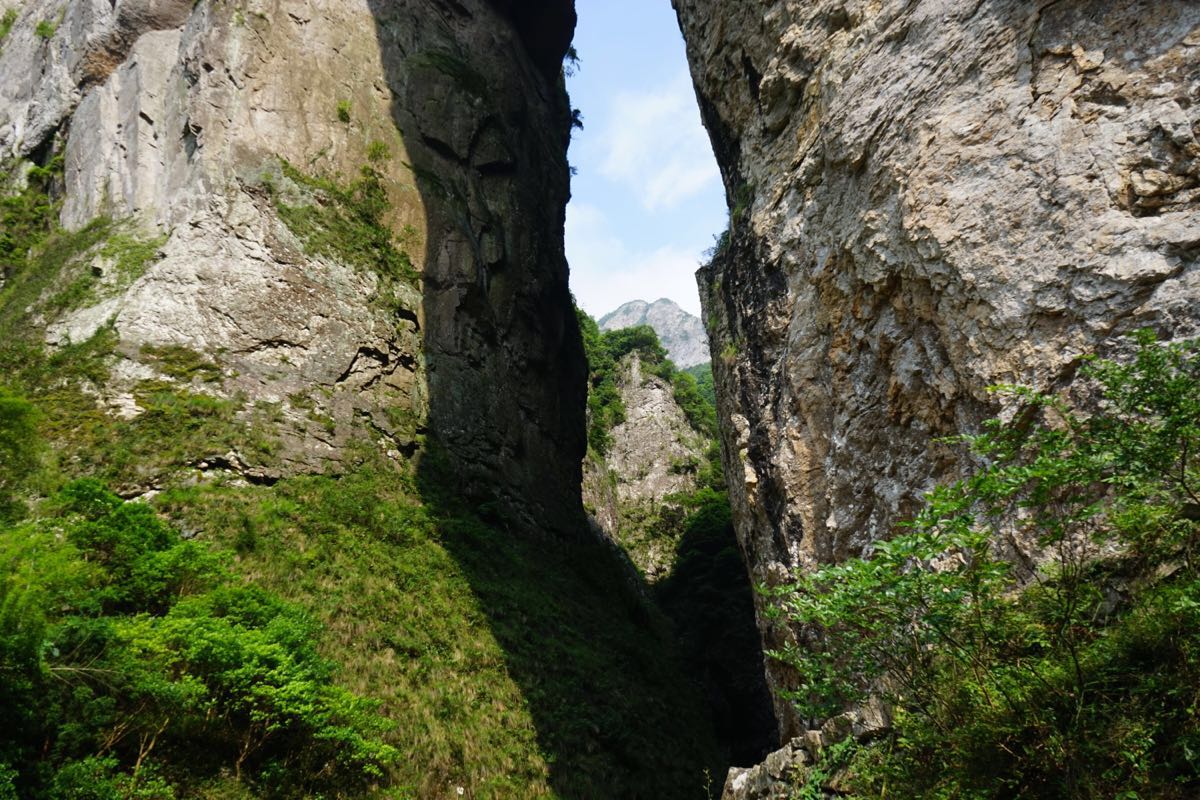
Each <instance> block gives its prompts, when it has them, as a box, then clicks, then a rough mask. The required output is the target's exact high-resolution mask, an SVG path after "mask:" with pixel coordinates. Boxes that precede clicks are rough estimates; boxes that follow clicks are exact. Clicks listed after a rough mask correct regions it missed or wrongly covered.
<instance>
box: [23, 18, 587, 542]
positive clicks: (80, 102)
mask: <svg viewBox="0 0 1200 800" xmlns="http://www.w3.org/2000/svg"><path fill="white" fill-rule="evenodd" d="M10 8H11V9H13V10H15V11H16V12H17V13H16V18H15V22H14V25H13V27H12V30H11V32H9V33H8V35H7V36H6V37H5V39H4V41H3V42H2V43H0V46H2V48H3V49H2V51H0V153H2V154H3V163H4V164H5V168H6V171H7V172H8V173H9V182H10V184H11V185H19V183H20V181H21V178H22V175H23V174H24V172H25V170H27V169H28V164H29V163H30V162H39V163H47V162H48V161H49V160H50V159H51V157H52V156H53V155H55V154H56V153H61V154H62V155H63V156H64V157H65V171H64V174H63V177H62V180H61V184H60V185H59V186H58V188H57V189H56V192H57V193H58V194H59V195H60V196H61V200H62V207H61V224H62V225H63V226H64V227H65V228H66V229H68V230H72V231H81V230H88V229H89V227H88V226H89V225H94V224H95V222H94V221H95V220H97V219H111V220H115V221H116V222H117V225H116V227H115V228H113V230H114V232H115V233H114V235H119V236H121V237H124V238H122V240H121V241H128V240H130V239H137V240H139V241H141V242H143V243H146V242H152V243H154V246H155V247H156V248H157V251H156V252H155V254H154V256H153V257H152V258H150V259H149V263H147V264H144V265H142V266H143V267H144V269H139V271H138V274H136V275H128V276H124V277H122V276H121V275H117V276H116V277H115V278H113V279H112V280H110V279H109V277H108V273H110V272H113V271H114V270H113V265H112V264H110V263H107V262H106V260H105V259H106V256H105V254H106V253H107V254H109V255H111V254H112V252H114V248H113V247H111V246H107V245H104V244H100V245H97V246H94V247H93V248H92V249H91V250H89V251H88V252H85V253H82V254H79V257H78V258H76V259H75V260H73V261H72V262H71V263H63V264H57V265H55V266H56V268H61V269H62V270H63V271H64V275H63V277H62V278H61V280H58V281H57V284H56V282H55V281H48V284H49V286H50V289H49V290H48V291H52V290H53V289H54V288H55V286H56V285H57V286H60V287H61V286H62V285H69V284H70V282H71V281H73V280H76V277H75V274H76V273H78V274H86V273H87V272H88V271H89V270H90V271H91V272H93V273H95V274H97V275H101V276H103V277H102V278H101V280H100V286H99V287H98V288H97V289H96V290H95V291H92V292H90V294H88V296H87V297H85V299H84V300H83V301H82V302H77V303H73V304H68V305H65V306H64V304H63V303H55V302H47V299H48V295H47V293H46V292H43V294H42V296H41V297H39V298H36V300H35V302H34V304H33V305H31V306H29V307H28V308H24V309H19V310H18V311H19V312H20V313H25V314H27V315H28V316H29V319H28V321H29V324H30V325H31V326H33V327H34V328H36V329H37V330H38V332H39V335H40V336H42V337H43V339H44V341H45V343H46V345H47V346H48V347H50V348H61V347H62V346H64V345H66V344H68V343H71V342H74V343H79V342H82V341H85V340H89V339H90V338H91V337H93V336H94V335H96V334H97V333H98V332H100V331H102V330H106V329H107V328H108V327H109V326H111V330H112V332H113V333H114V334H115V340H116V345H115V351H116V360H115V363H114V366H113V368H112V369H111V371H110V375H111V377H110V379H109V380H108V381H107V382H106V383H105V384H104V385H103V386H99V387H93V388H94V390H95V394H96V395H97V402H98V404H100V405H101V406H102V407H103V408H104V409H105V410H106V411H108V412H110V413H113V414H118V415H119V414H126V415H136V414H138V413H140V411H141V408H140V407H139V405H138V399H137V394H138V393H137V387H138V386H139V385H140V383H142V382H145V381H146V380H149V379H154V380H168V381H169V380H175V379H177V378H178V377H179V376H178V375H171V374H169V372H170V371H169V370H168V371H166V372H164V371H163V369H161V362H162V354H163V353H174V354H175V355H176V356H179V354H180V353H182V352H185V351H186V352H188V353H191V354H193V355H194V356H195V357H196V358H202V359H203V360H204V361H205V362H207V363H209V364H210V365H211V366H212V367H213V368H215V378H214V372H213V371H210V372H208V373H206V375H207V376H208V378H209V379H208V380H205V381H203V382H200V381H196V380H195V379H190V380H191V383H192V384H194V385H193V387H192V388H195V389H197V390H200V391H203V392H208V393H212V394H216V395H219V396H221V397H224V398H230V399H235V400H236V402H237V403H238V404H239V405H240V407H241V409H242V414H243V416H244V417H245V418H246V420H247V424H249V421H250V416H251V414H252V412H253V410H254V409H256V408H257V409H262V408H264V407H269V408H270V409H272V413H273V414H274V415H275V416H276V417H277V418H276V419H275V420H274V421H273V422H272V423H271V425H270V428H271V434H272V436H273V437H277V438H278V439H279V442H278V446H277V447H275V448H270V449H271V450H272V452H271V453H269V454H268V453H249V452H231V453H214V454H213V456H214V458H212V459H208V460H206V462H205V463H206V464H208V465H215V464H219V465H221V466H222V467H224V468H235V469H237V470H239V471H241V472H243V473H244V474H247V475H249V476H251V477H259V478H263V479H269V478H270V477H271V476H272V475H281V474H289V473H293V472H297V471H323V470H329V469H332V470H337V469H338V468H339V467H340V465H342V464H343V463H344V462H345V461H346V459H348V458H350V457H352V454H353V447H354V445H355V443H357V442H361V441H362V440H364V439H365V440H368V441H370V442H373V443H377V444H379V445H381V446H382V447H383V448H384V449H386V450H387V451H389V452H390V453H391V454H392V455H393V457H395V458H398V459H400V458H403V457H404V456H406V455H411V454H412V453H414V452H415V451H416V450H417V449H418V446H419V445H420V444H421V443H422V442H423V441H424V437H425V436H426V434H427V433H428V432H429V431H432V432H433V433H434V434H435V435H436V437H437V439H438V440H439V441H440V442H441V443H442V444H443V445H444V448H445V450H446V452H447V454H448V456H449V457H450V460H451V462H452V464H453V465H454V466H455V467H456V468H457V469H456V472H457V473H458V474H459V475H460V476H461V478H462V480H463V484H464V486H466V487H467V488H468V489H470V490H473V491H476V492H478V493H479V494H480V495H486V496H491V495H495V496H497V497H498V499H500V500H501V501H502V502H503V503H504V504H505V505H507V506H508V509H509V511H510V512H511V513H513V514H515V515H517V516H520V517H523V519H524V521H525V522H527V523H530V524H534V525H538V526H549V527H560V528H567V527H572V526H574V524H575V521H576V519H577V517H578V515H579V512H578V506H579V500H578V492H579V489H578V486H579V473H578V466H577V465H578V463H579V460H580V457H581V456H582V454H583V449H584V442H583V420H582V414H583V392H584V374H583V366H582V351H581V347H580V344H579V337H578V333H577V329H576V323H575V318H574V315H573V313H572V310H571V304H570V301H569V294H568V289H567V282H566V264H565V260H564V257H563V252H562V224H563V209H564V205H565V202H566V199H567V193H568V170H567V164H566V160H565V150H566V141H567V137H568V131H569V126H570V113H569V107H568V106H567V103H566V97H565V93H564V91H563V89H562V85H561V81H560V65H561V58H562V55H563V53H564V52H565V50H566V48H567V45H568V44H569V42H570V38H571V35H572V32H573V28H574V21H575V18H574V11H573V8H572V4H571V3H570V2H569V0H546V1H545V2H541V3H527V4H519V6H518V4H512V3H508V2H502V1H501V0H494V1H491V2H489V1H488V0H462V1H461V2H449V1H447V2H427V0H245V2H239V3H226V2H217V0H199V1H198V2H197V1H196V0H116V1H115V2H111V1H110V0H26V2H20V3H14V2H12V0H0V12H2V11H5V10H8V9H10ZM110 260H111V259H110ZM115 271H117V272H119V271H120V270H115ZM6 313H17V312H13V311H12V310H8V311H6ZM201 383H203V385H202V386H201V385H200V384H201ZM192 466H194V465H192ZM155 479H156V476H150V477H148V479H147V480H148V482H149V483H153V481H154V480H155Z"/></svg>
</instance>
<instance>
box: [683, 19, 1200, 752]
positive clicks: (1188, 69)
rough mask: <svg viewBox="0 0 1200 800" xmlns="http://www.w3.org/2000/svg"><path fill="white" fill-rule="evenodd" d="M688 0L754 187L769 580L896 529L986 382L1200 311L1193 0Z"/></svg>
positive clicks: (710, 113) (754, 566)
mask: <svg viewBox="0 0 1200 800" xmlns="http://www.w3.org/2000/svg"><path fill="white" fill-rule="evenodd" d="M674 5H675V8H676V9H677V11H678V16H679V20H680V24H681V27H682V29H683V32H684V35H685V38H686V39H687V44H688V56H689V60H690V62H691V67H692V73H693V76H694V78H695V82H696V86H697V92H698V95H699V99H700V104H701V109H702V113H703V118H704V120H705V124H706V125H707V127H708V130H709V133H710V135H711V137H712V140H713V143H714V149H715V151H716V154H717V157H718V160H719V161H720V166H721V170H722V173H723V176H724V181H725V186H726V191H727V195H728V197H729V203H730V208H731V211H732V230H731V234H730V237H729V243H728V246H727V247H725V248H723V249H722V250H721V252H719V253H718V254H717V256H716V257H715V259H714V260H713V263H712V265H711V266H710V267H708V268H707V269H706V270H704V271H703V273H702V275H701V284H702V296H703V302H704V308H705V315H706V322H707V323H708V326H709V330H710V331H712V332H713V336H714V339H713V341H712V345H711V346H712V351H713V355H714V362H715V367H716V381H717V387H718V394H719V406H720V412H721V417H722V420H723V423H724V426H723V428H724V457H725V467H726V474H727V475H728V476H729V479H730V483H731V493H732V497H733V503H734V508H735V516H736V518H737V524H738V530H739V536H740V541H741V545H742V548H743V550H744V553H745V555H746V558H747V560H748V562H749V565H750V569H751V571H752V573H753V575H754V577H755V579H756V580H765V581H768V582H775V581H779V580H781V579H783V578H784V577H785V576H786V575H787V574H788V573H789V571H790V570H792V569H793V568H796V567H801V568H804V567H808V566H810V565H812V564H814V563H817V562H824V561H830V560H837V559H840V558H843V557H845V556H847V555H850V554H853V553H856V552H859V551H861V550H862V549H863V548H864V547H866V546H867V545H868V543H869V542H871V541H872V540H874V539H876V538H878V537H881V536H885V535H887V534H888V532H889V531H890V530H891V529H892V526H893V525H894V523H895V522H896V521H897V520H899V519H900V518H902V517H903V516H904V515H905V514H906V513H908V512H909V511H910V510H911V509H913V508H914V506H915V505H916V504H917V502H918V500H919V498H920V495H921V493H922V491H923V490H925V489H927V488H929V487H930V486H931V485H932V484H933V483H934V482H935V481H939V480H942V479H945V478H948V477H951V476H952V475H953V474H954V470H955V469H956V467H955V464H954V462H953V460H952V459H951V454H950V453H949V452H947V451H946V450H945V449H944V448H943V447H941V446H939V445H938V444H937V438H938V437H941V436H945V435H947V434H952V433H955V432H958V431H964V430H970V429H972V428H973V427H975V425H976V424H977V423H978V421H979V420H980V419H981V418H982V417H983V416H984V415H987V414H990V413H992V412H994V411H995V410H996V407H995V401H994V400H993V399H992V398H991V397H990V396H989V393H988V391H987V387H988V386H989V385H992V384H996V383H1001V382H1024V383H1031V384H1034V385H1037V386H1039V387H1042V388H1048V387H1054V386H1056V385H1059V383H1060V382H1061V381H1062V380H1063V379H1064V378H1066V377H1067V376H1069V375H1070V374H1071V372H1072V370H1074V369H1075V367H1076V365H1077V364H1078V359H1079V356H1080V355H1081V354H1083V353H1087V352H1092V351H1096V350H1101V351H1103V350H1105V349H1107V348H1110V347H1112V346H1113V344H1114V342H1115V341H1116V340H1117V338H1118V337H1120V335H1121V334H1123V333H1125V332H1127V331H1129V330H1131V329H1133V328H1136V327H1140V326H1147V325H1149V326H1154V327H1157V328H1158V329H1160V330H1161V331H1162V332H1163V333H1164V334H1166V335H1169V336H1181V335H1187V334H1192V333H1195V332H1197V327H1198V323H1200V270H1198V269H1197V256H1198V255H1200V142H1198V140H1197V135H1198V134H1200V104H1197V102H1196V100H1197V98H1198V97H1200V27H1198V26H1200V6H1198V5H1197V4H1196V3H1194V2H1190V0H1117V1H1115V2H1114V0H1072V1H1070V2H1066V1H1064V0H1038V1H1037V2H1029V1H1028V0H976V1H975V2H946V1H945V0H915V1H913V0H816V1H815V2H794V0H776V1H775V2H767V3H725V2H717V0H674ZM764 635H765V637H766V640H767V645H768V646H769V647H775V646H778V645H779V644H780V643H781V639H783V638H785V637H786V636H787V632H786V631H782V630H770V629H768V630H765V631H764ZM770 677H771V680H772V683H773V685H774V686H775V687H776V688H783V687H785V686H786V685H787V683H788V681H789V676H787V675H785V674H783V673H782V671H780V670H779V668H777V667H775V668H772V672H771V676H770ZM779 710H780V718H781V719H782V720H784V721H785V723H784V728H785V730H784V733H785V734H792V733H795V732H796V731H797V727H798V726H797V723H796V720H794V719H793V718H792V717H791V716H790V715H789V714H787V713H786V708H785V707H784V704H781V705H780V709H779Z"/></svg>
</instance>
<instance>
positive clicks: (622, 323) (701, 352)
mask: <svg viewBox="0 0 1200 800" xmlns="http://www.w3.org/2000/svg"><path fill="white" fill-rule="evenodd" d="M598 324H599V325H600V328H601V330H606V331H614V330H618V329H620V328H632V327H634V326H637V325H649V326H650V327H651V328H654V332H655V333H657V334H658V338H659V341H661V342H662V344H663V347H665V348H667V353H668V354H669V355H670V356H671V360H672V361H674V362H675V366H677V367H680V368H681V369H686V368H687V367H692V366H695V365H696V364H703V363H704V362H706V361H708V360H710V356H709V353H708V336H707V334H706V333H705V331H704V323H702V322H701V321H700V318H699V317H697V316H695V315H694V314H689V313H688V312H686V311H684V310H683V309H682V308H680V307H679V304H678V303H676V302H675V301H673V300H671V299H669V298H666V297H660V298H658V299H657V300H655V301H654V302H653V303H647V302H646V301H645V300H631V301H629V302H628V303H624V304H622V305H621V306H620V307H619V308H617V309H616V310H615V311H612V312H610V313H608V314H605V315H604V316H603V317H601V318H600V319H599V320H598Z"/></svg>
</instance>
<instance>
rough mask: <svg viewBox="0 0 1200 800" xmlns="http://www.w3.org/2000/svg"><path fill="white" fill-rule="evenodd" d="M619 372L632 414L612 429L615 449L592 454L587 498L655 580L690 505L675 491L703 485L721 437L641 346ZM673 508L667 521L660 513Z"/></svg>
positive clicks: (668, 560)
mask: <svg viewBox="0 0 1200 800" xmlns="http://www.w3.org/2000/svg"><path fill="white" fill-rule="evenodd" d="M617 372H618V374H617V380H616V383H617V388H618V390H619V392H620V396H621V402H622V403H623V404H624V407H625V419H624V421H623V422H620V423H619V424H617V425H616V426H615V427H614V428H613V429H612V431H611V435H612V444H611V445H610V447H609V449H608V452H607V453H605V454H604V455H603V456H600V455H599V454H592V455H591V456H589V458H588V459H587V460H586V461H585V462H584V465H583V472H584V476H583V501H584V504H585V507H586V508H587V509H588V510H589V512H590V513H591V515H592V517H593V519H594V520H595V521H596V523H597V524H598V525H599V526H600V528H601V530H603V531H604V533H605V534H606V535H607V536H609V537H610V538H612V539H613V540H614V541H616V542H618V543H619V544H620V545H621V546H622V547H623V548H624V549H625V550H626V552H628V553H629V556H630V558H632V559H633V562H634V564H635V565H636V566H637V568H638V569H639V570H640V571H641V572H642V574H643V575H645V576H646V578H647V579H648V580H649V581H651V582H653V581H655V580H657V579H659V578H661V577H664V576H666V575H667V574H669V573H670V571H671V567H672V566H673V564H674V561H675V557H676V554H675V549H676V546H677V545H678V543H679V542H678V538H679V536H680V535H681V534H682V531H681V530H679V529H678V528H679V526H678V522H679V519H680V518H682V515H683V512H682V510H681V507H680V504H679V503H678V502H672V501H671V500H670V496H671V495H678V494H683V493H690V492H694V491H695V490H696V489H697V488H698V487H699V480H698V477H697V472H698V470H699V468H700V466H701V465H702V464H703V463H704V461H705V459H706V458H707V456H708V450H709V448H710V447H711V446H712V444H713V442H712V439H711V438H710V437H709V436H707V435H705V434H702V433H698V432H697V431H696V430H695V429H694V428H693V427H692V424H691V423H690V422H689V421H688V418H687V415H686V414H685V413H684V411H683V409H682V408H680V407H679V403H678V402H676V400H675V396H674V388H673V387H672V386H671V383H670V381H667V380H665V379H663V378H661V377H659V376H657V375H653V374H648V373H646V372H644V371H643V369H642V362H641V359H640V358H639V357H638V354H637V353H636V352H633V353H630V354H629V355H628V356H626V357H625V358H624V359H622V360H621V362H620V363H619V364H618V365H617ZM672 512H673V519H672V520H670V521H667V522H666V523H665V524H664V523H663V521H662V520H661V519H660V517H661V516H662V515H663V514H664V513H667V514H668V515H669V516H670V515H671V514H672ZM672 523H674V524H672ZM660 529H665V530H660Z"/></svg>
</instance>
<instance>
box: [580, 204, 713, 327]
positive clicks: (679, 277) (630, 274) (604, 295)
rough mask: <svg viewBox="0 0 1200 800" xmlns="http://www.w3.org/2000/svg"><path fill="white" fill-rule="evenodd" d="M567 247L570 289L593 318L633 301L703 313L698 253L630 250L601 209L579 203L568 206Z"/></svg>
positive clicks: (668, 248) (663, 248)
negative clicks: (662, 301) (669, 303)
mask: <svg viewBox="0 0 1200 800" xmlns="http://www.w3.org/2000/svg"><path fill="white" fill-rule="evenodd" d="M566 245H567V256H568V258H569V259H570V261H571V291H572V292H574V293H575V299H576V300H577V301H578V302H579V305H580V306H581V307H582V308H583V309H584V310H585V311H587V312H588V313H589V314H591V315H592V316H593V317H600V316H603V315H604V314H607V313H608V312H609V311H612V310H613V309H615V308H617V306H619V305H621V304H622V303H627V302H629V301H630V300H646V301H648V302H653V301H655V300H657V299H658V298H660V297H667V298H670V299H671V300H674V301H675V302H676V303H678V304H679V305H680V306H681V307H682V308H683V309H684V310H686V311H688V312H690V313H692V314H695V315H697V316H699V315H700V296H699V292H698V291H697V289H696V278H695V273H696V270H697V269H698V268H699V266H700V254H699V253H693V252H691V251H689V250H686V249H684V248H681V247H678V246H675V245H664V246H661V247H657V248H655V249H653V250H650V251H646V252H631V251H630V250H629V248H628V247H627V246H626V245H625V244H624V243H623V242H622V241H621V240H620V238H618V237H617V236H616V235H615V234H614V232H613V230H612V226H611V225H610V224H609V221H608V219H607V218H606V217H605V216H604V214H603V213H602V212H601V211H600V210H599V209H597V208H595V207H594V206H589V205H586V204H582V203H578V202H572V203H571V204H570V205H568V206H567V230H566Z"/></svg>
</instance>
